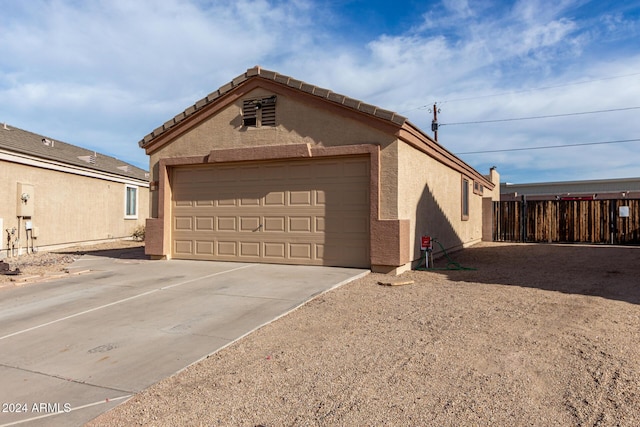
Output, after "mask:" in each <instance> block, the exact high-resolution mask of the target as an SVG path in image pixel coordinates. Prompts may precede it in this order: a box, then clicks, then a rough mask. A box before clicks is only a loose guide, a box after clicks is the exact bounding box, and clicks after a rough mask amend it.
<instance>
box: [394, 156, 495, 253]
mask: <svg viewBox="0 0 640 427" xmlns="http://www.w3.org/2000/svg"><path fill="white" fill-rule="evenodd" d="M398 161H399V175H398V181H399V183H398V185H399V189H398V215H399V217H400V218H401V219H409V220H410V221H411V226H410V230H411V231H410V233H411V235H410V245H411V254H412V256H411V258H412V260H418V259H419V258H420V256H421V251H420V237H421V236H423V235H426V236H431V237H432V238H437V239H438V240H439V241H440V242H441V243H442V245H443V246H444V247H445V248H446V249H451V248H459V247H462V246H466V245H469V244H473V243H476V242H478V241H479V240H480V239H481V238H482V196H480V195H477V194H474V193H473V180H472V179H469V184H470V187H469V218H468V220H463V219H462V206H461V200H462V199H461V198H462V175H461V173H460V172H456V171H454V170H452V169H450V168H448V167H446V166H444V165H443V164H442V163H440V162H438V161H436V160H434V159H433V158H431V157H429V156H428V155H427V154H425V153H423V152H421V151H419V150H417V149H416V148H414V147H412V146H410V145H408V144H400V145H399V147H398ZM436 249H439V247H438V246H437V245H435V246H434V250H436Z"/></svg>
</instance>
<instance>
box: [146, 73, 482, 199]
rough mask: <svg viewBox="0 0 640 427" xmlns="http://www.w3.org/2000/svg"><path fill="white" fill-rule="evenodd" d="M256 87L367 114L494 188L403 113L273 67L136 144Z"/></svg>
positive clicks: (161, 140) (153, 143)
mask: <svg viewBox="0 0 640 427" xmlns="http://www.w3.org/2000/svg"><path fill="white" fill-rule="evenodd" d="M256 87H263V88H267V89H269V88H272V89H279V91H284V92H288V93H289V94H292V93H295V94H300V95H306V96H307V97H308V99H309V100H310V101H313V102H314V103H322V105H324V106H329V107H332V108H338V109H341V112H342V113H344V114H342V113H341V114H342V115H343V116H351V117H352V118H356V117H358V118H363V117H365V118H368V119H370V120H367V124H369V125H370V126H375V127H378V128H379V129H381V130H384V131H386V132H387V133H390V134H393V135H394V136H396V137H397V138H398V139H399V140H401V141H403V142H405V143H407V144H410V145H412V146H414V147H415V148H417V149H418V150H420V151H422V152H424V153H425V154H427V155H428V156H431V157H433V158H434V159H436V160H438V161H439V162H441V163H443V164H445V165H447V166H448V167H450V168H452V169H454V170H457V171H459V172H460V173H462V174H465V175H467V176H469V177H473V178H474V179H476V180H478V181H480V182H482V183H483V185H485V186H486V187H488V188H490V189H493V187H494V184H493V183H492V182H491V181H489V180H488V179H487V178H486V177H485V176H483V175H482V174H480V173H479V172H478V171H476V170H475V169H474V168H473V167H471V166H470V165H468V164H467V163H466V162H464V161H463V160H461V159H460V158H458V157H457V156H455V155H454V154H453V153H451V152H449V151H448V150H447V149H446V148H444V147H443V146H442V145H440V144H438V142H436V141H434V140H433V139H432V138H431V137H430V136H428V135H427V134H426V133H424V132H423V131H422V130H420V129H419V128H417V127H416V126H415V125H413V124H412V123H411V122H409V121H408V120H407V118H406V117H404V116H402V115H399V114H397V113H394V112H393V111H389V110H385V109H382V108H379V107H376V106H375V105H371V104H367V103H365V102H362V101H359V100H357V99H354V98H350V97H348V96H345V95H341V94H338V93H335V92H332V91H331V90H329V89H324V88H321V87H318V86H314V85H311V84H309V83H305V82H303V81H301V80H297V79H294V78H292V77H289V76H285V75H283V74H279V73H277V72H275V71H269V70H265V69H262V68H260V67H259V66H255V67H253V68H250V69H248V70H247V71H246V72H245V73H243V74H241V75H239V76H237V77H236V78H235V79H233V80H231V81H230V82H229V83H227V84H225V85H223V86H221V87H220V88H218V89H217V90H216V91H214V92H212V93H210V94H209V95H207V96H206V97H204V98H202V99H200V100H199V101H197V102H196V103H195V104H193V105H191V106H190V107H188V108H187V109H186V110H184V111H183V112H181V113H180V114H178V115H176V116H175V117H173V118H172V119H170V120H168V121H166V122H165V123H164V124H163V125H162V126H159V127H157V128H156V129H154V130H153V132H151V133H149V134H148V135H146V136H145V137H144V138H143V139H142V140H141V141H140V142H139V143H138V144H139V145H140V147H141V148H144V149H145V150H146V152H147V154H150V153H152V152H153V151H155V150H156V149H157V148H159V147H162V146H163V145H164V144H166V143H169V142H171V141H172V140H173V138H174V137H175V136H177V135H180V134H181V133H182V132H186V131H188V130H189V129H191V128H193V127H195V126H198V125H199V124H200V123H202V122H203V121H204V120H206V119H207V118H208V117H210V116H211V115H212V114H216V113H217V112H219V111H220V110H221V109H223V108H225V107H226V106H227V105H229V104H230V103H233V102H235V101H236V100H237V99H238V98H240V97H242V96H243V95H245V94H246V93H249V92H250V91H251V90H253V89H255V88H256Z"/></svg>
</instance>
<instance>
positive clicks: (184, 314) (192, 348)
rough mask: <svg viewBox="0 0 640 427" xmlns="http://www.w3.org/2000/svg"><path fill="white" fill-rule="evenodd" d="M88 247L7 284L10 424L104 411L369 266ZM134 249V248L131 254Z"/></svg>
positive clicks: (3, 413) (3, 318) (3, 342)
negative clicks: (61, 273)
mask: <svg viewBox="0 0 640 427" xmlns="http://www.w3.org/2000/svg"><path fill="white" fill-rule="evenodd" d="M126 258H127V257H125V259H122V258H112V257H105V256H91V255H85V256H84V257H82V258H81V259H79V260H78V261H76V262H75V263H74V267H75V268H78V269H83V270H84V269H90V270H91V272H90V273H87V274H83V275H79V276H74V277H70V278H66V279H63V280H58V281H52V282H45V283H40V284H35V285H29V286H25V287H23V288H15V289H7V290H3V291H2V292H0V378H2V380H1V382H0V403H1V404H2V407H1V408H0V426H6V425H14V424H20V425H29V426H32V425H43V426H44V425H46V426H55V425H59V426H72V425H82V424H83V423H85V422H87V421H89V420H91V419H93V418H95V417H96V416H98V415H99V414H101V413H103V412H105V411H107V410H108V409H110V408H112V407H114V406H116V405H118V404H120V403H122V402H124V401H125V400H126V399H128V398H129V397H131V396H132V395H133V394H135V393H137V392H139V391H141V390H143V389H145V388H147V387H149V386H150V385H152V384H154V383H155V382H157V381H159V380H161V379H163V378H166V377H168V376H170V375H172V374H174V373H176V372H177V371H180V370H181V369H183V368H185V367H186V366H189V365H190V364H193V363H194V362H196V361H198V360H200V359H202V358H204V357H206V356H207V355H209V354H211V353H214V352H216V351H217V350H219V349H221V348H223V347H225V346H227V345H228V344H230V343H232V342H233V341H235V340H237V339H239V338H241V337H242V336H244V335H246V334H247V333H249V332H251V331H253V330H255V329H256V328H258V327H260V326H262V325H264V324H266V323H269V322H271V321H273V320H274V319H276V318H278V317H280V316H282V315H284V314H286V313H287V312H289V311H291V310H292V309H294V308H296V307H298V306H300V305H301V304H303V303H304V302H306V301H308V300H309V299H310V298H312V297H313V296H314V295H317V294H319V293H322V292H324V291H326V290H329V289H331V288H334V287H336V286H339V285H341V284H344V283H346V282H349V281H351V280H354V279H355V278H358V277H360V276H362V275H365V274H366V273H367V270H358V269H349V268H329V267H310V266H288V265H265V264H245V263H224V262H198V261H178V260H172V261H148V260H144V259H135V257H133V258H134V259H126ZM129 258H131V257H129Z"/></svg>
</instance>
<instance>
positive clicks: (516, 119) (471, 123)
mask: <svg viewBox="0 0 640 427" xmlns="http://www.w3.org/2000/svg"><path fill="white" fill-rule="evenodd" d="M638 109H640V107H626V108H612V109H610V110H598V111H584V112H581V113H564V114H549V115H546V116H532V117H517V118H511V119H495V120H478V121H474V122H457V123H440V124H439V126H454V125H473V124H480V123H498V122H515V121H518V120H534V119H549V118H552V117H567V116H580V115H584V114H597V113H611V112H614V111H626V110H638Z"/></svg>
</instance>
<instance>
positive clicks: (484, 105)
mask: <svg viewBox="0 0 640 427" xmlns="http://www.w3.org/2000/svg"><path fill="white" fill-rule="evenodd" d="M584 4H585V2H584V1H569V0H558V1H554V2H551V1H546V0H544V1H543V0H520V1H518V2H516V3H512V4H503V3H496V2H492V1H489V0H487V1H481V2H480V1H474V2H468V1H466V0H443V2H442V3H441V4H435V5H432V6H425V7H430V8H429V9H425V10H424V15H423V17H424V23H423V25H420V26H418V27H415V28H407V29H406V31H404V32H402V33H397V34H386V35H383V34H380V35H378V36H377V37H374V38H372V39H371V40H368V41H367V42H365V43H360V42H355V41H351V38H350V37H349V33H348V32H347V33H345V34H339V35H338V34H335V33H332V32H331V31H334V28H335V27H334V24H333V22H332V23H331V25H329V24H328V23H327V19H330V17H331V13H329V12H327V11H326V10H322V8H320V7H315V6H314V4H313V3H312V2H311V1H303V0H299V1H283V2H279V1H278V2H276V1H267V0H255V1H251V0H238V1H223V2H218V1H215V2H214V1H196V0H163V1H160V2H158V1H153V0H140V1H135V2H131V1H126V0H109V1H107V0H93V1H88V2H75V1H65V0H51V1H48V0H39V1H38V0H33V1H29V2H20V3H19V4H18V5H17V6H16V5H13V6H12V10H11V11H10V16H12V17H15V19H11V18H7V16H8V15H5V16H4V17H2V16H0V25H2V26H3V28H6V31H2V32H0V45H2V46H3V49H4V52H3V56H2V57H0V98H2V99H3V104H4V105H3V106H0V120H1V121H8V122H9V123H14V124H15V125H20V126H21V127H24V128H26V129H28V130H32V131H35V132H40V133H44V134H47V135H49V136H52V137H55V138H59V139H62V140H65V141H68V142H71V143H77V144H80V145H85V146H86V145H87V143H88V142H89V141H90V143H91V144H93V145H94V146H98V147H100V146H102V147H107V148H108V149H109V150H111V151H112V152H114V153H115V152H121V153H126V155H127V156H130V157H129V158H128V160H129V161H134V162H136V163H137V164H140V165H143V166H144V164H145V163H146V158H145V156H144V153H143V152H142V150H139V149H137V146H136V143H137V141H138V140H139V139H140V138H142V137H143V136H144V135H145V134H147V133H148V132H150V131H151V130H153V129H154V128H155V127H157V126H159V125H160V124H162V123H163V122H164V121H166V120H167V119H169V118H171V117H173V116H174V115H175V114H177V113H178V112H180V111H182V110H183V109H184V108H186V107H188V106H189V105H190V104H192V103H193V102H195V101H196V100H198V99H200V98H201V97H203V96H205V95H206V94H208V93H209V92H211V91H213V90H215V89H217V87H218V86H220V85H222V84H224V83H226V82H227V81H229V80H231V79H232V78H233V77H235V76H236V75H238V74H240V73H242V72H244V71H245V70H246V69H247V68H249V67H252V66H254V65H258V64H259V65H262V66H264V67H265V68H269V69H273V70H275V71H279V72H281V73H284V74H288V75H291V76H293V77H295V78H298V79H301V80H305V81H308V82H310V83H313V84H316V85H319V86H324V87H327V88H329V89H331V90H334V91H336V92H340V93H343V94H345V95H348V96H351V97H355V98H360V99H362V100H363V101H365V102H369V103H373V104H376V105H379V106H380V107H382V108H386V109H391V110H395V111H398V112H400V113H403V114H404V115H407V116H408V117H409V119H410V120H411V121H412V122H414V123H416V124H417V125H418V126H420V127H421V128H423V129H425V130H428V129H429V128H430V122H431V117H430V115H429V114H428V113H427V111H425V109H420V108H419V107H421V106H425V105H431V104H432V103H433V102H434V101H438V102H439V105H440V107H441V108H442V113H441V118H440V120H441V122H442V123H446V122H461V121H471V120H488V119H495V118H507V117H515V116H531V115H542V114H561V113H567V112H576V111H589V110H598V109H606V108H616V107H625V106H633V105H636V104H637V103H638V101H637V100H638V99H640V84H638V83H637V82H638V76H637V75H636V76H635V77H633V76H631V77H627V78H619V79H610V80H600V81H597V82H591V83H589V84H583V85H567V83H570V82H576V81H584V80H593V79H599V78H601V77H603V76H616V75H626V74H633V73H635V72H637V71H636V70H638V69H640V54H639V52H638V48H637V46H635V45H634V46H635V47H633V46H632V43H630V42H629V40H630V39H631V38H632V37H633V36H634V35H637V34H638V28H639V26H638V21H637V20H634V19H633V18H630V17H629V16H628V15H625V14H624V9H615V8H609V9H611V10H609V9H607V13H606V15H601V16H590V17H588V18H580V15H579V14H577V13H574V12H575V11H576V10H578V9H579V8H580V7H581V6H583V5H584ZM323 7H324V8H326V7H328V6H326V5H324V6H323ZM334 13H337V12H334ZM596 24H598V25H596ZM348 31H356V29H351V28H349V29H348ZM603 40H605V41H607V42H609V43H610V44H609V45H606V46H603V45H602V44H601V43H603ZM613 41H615V43H613ZM605 49H606V50H605ZM619 52H620V53H619ZM549 86H560V87H558V88H555V89H548V90H533V91H529V92H527V91H525V90H526V89H531V88H538V87H549ZM488 94H505V95H502V96H495V97H484V98H482V97H481V96H483V95H488ZM460 99H466V100H464V101H462V100H460ZM456 100H458V101H456ZM445 101H449V102H445ZM632 114H636V115H637V111H636V112H635V113H628V114H624V113H619V114H618V113H612V114H610V115H594V116H580V117H575V118H567V119H547V120H539V121H530V122H524V121H523V122H514V123H510V124H483V125H474V126H450V127H446V126H445V127H442V128H441V132H440V135H439V136H440V141H441V142H442V143H443V144H444V145H445V146H446V147H447V148H448V149H450V150H451V151H453V152H462V151H472V150H470V148H474V149H479V150H481V149H496V148H510V147H524V146H536V145H550V144H552V143H553V144H555V143H558V144H561V143H573V142H592V141H598V140H607V139H625V138H632V137H639V136H640V128H639V126H640V125H639V124H638V121H637V120H635V119H634V117H636V116H633V115H632ZM605 147H607V149H606V150H604V152H605V153H613V152H615V153H622V155H616V156H613V155H612V156H611V157H610V158H607V156H604V155H600V152H599V151H597V150H594V149H591V148H585V149H582V150H575V149H560V150H550V151H544V150H541V151H535V152H533V151H532V152H529V151H527V152H517V153H506V154H504V153H495V154H491V155H474V156H465V157H464V158H465V159H466V160H467V161H469V162H470V163H471V164H472V165H473V166H475V167H477V168H478V169H480V170H483V169H486V168H488V167H489V166H491V165H494V164H497V166H498V167H499V168H500V169H501V170H502V172H503V176H504V177H505V178H506V179H510V180H512V181H522V180H539V179H535V178H529V177H530V176H533V175H532V174H533V173H538V174H540V176H549V177H551V176H569V177H570V176H576V177H582V176H589V177H602V178H605V177H609V176H611V175H612V174H616V173H622V172H620V171H624V173H630V174H633V175H640V169H637V168H634V166H632V165H631V162H630V161H629V160H628V159H629V158H631V157H633V156H637V155H638V154H640V150H639V149H638V148H637V147H640V144H637V145H634V144H625V145H624V146H621V147H617V146H605ZM593 153H598V155H597V156H594V155H593ZM106 154H110V152H107V153H106ZM625 161H626V163H625ZM614 169H615V170H616V172H614ZM532 171H537V172H532ZM554 174H555V175H554ZM596 175H597V176H596Z"/></svg>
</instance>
